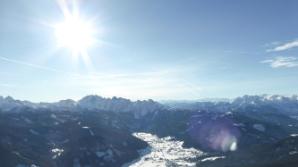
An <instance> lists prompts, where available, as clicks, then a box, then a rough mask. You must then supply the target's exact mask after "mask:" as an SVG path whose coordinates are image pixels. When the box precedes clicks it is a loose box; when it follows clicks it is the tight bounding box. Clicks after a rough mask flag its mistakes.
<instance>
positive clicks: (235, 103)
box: [164, 95, 298, 113]
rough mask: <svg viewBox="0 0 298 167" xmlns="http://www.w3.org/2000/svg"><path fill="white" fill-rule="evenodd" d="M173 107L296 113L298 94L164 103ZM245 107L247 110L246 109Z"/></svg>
mask: <svg viewBox="0 0 298 167" xmlns="http://www.w3.org/2000/svg"><path fill="white" fill-rule="evenodd" d="M164 104H165V105H167V106H169V107H170V108H173V109H188V110H204V111H217V112H226V111H238V110H241V111H257V110H259V109H262V110H263V109H264V110H265V109H268V110H278V111H281V112H285V113H298V96H297V95H293V96H291V97H287V96H280V95H255V96H249V95H245V96H242V97H238V98H235V99H233V100H231V101H216V102H205V101H204V102H201V101H198V102H174V103H173V102H172V103H164ZM246 109H247V110H246Z"/></svg>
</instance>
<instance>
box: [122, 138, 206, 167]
mask: <svg viewBox="0 0 298 167" xmlns="http://www.w3.org/2000/svg"><path fill="white" fill-rule="evenodd" d="M134 136H136V137H137V138H139V139H142V140H144V141H146V142H147V143H148V144H149V147H148V148H146V149H144V150H141V151H140V156H141V157H140V158H139V159H137V160H135V161H133V162H131V163H129V164H125V165H123V167H156V166H159V167H166V166H195V165H196V163H195V162H196V161H195V158H196V157H199V156H201V155H203V152H201V151H199V150H196V149H194V148H183V147H182V144H183V142H181V141H176V140H174V139H173V138H171V137H165V138H159V137H157V136H155V135H152V134H149V133H134Z"/></svg>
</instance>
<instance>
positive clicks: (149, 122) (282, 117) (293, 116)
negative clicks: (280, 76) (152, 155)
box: [0, 95, 298, 167]
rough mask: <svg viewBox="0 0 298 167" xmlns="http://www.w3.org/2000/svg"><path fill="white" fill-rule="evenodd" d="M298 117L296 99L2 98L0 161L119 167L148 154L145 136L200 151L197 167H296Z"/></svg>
mask: <svg viewBox="0 0 298 167" xmlns="http://www.w3.org/2000/svg"><path fill="white" fill-rule="evenodd" d="M297 118H298V98H297V96H292V97H285V96H278V95H273V96H269V95H260V96H247V95H246V96H243V97H239V98H236V99H233V100H228V101H227V100H224V101H210V102H208V101H198V102H185V101H182V102H179V101H175V102H173V101H171V102H169V101H168V102H156V101H153V100H143V101H131V100H128V99H124V98H118V97H113V98H103V97H100V96H97V95H90V96H86V97H84V98H82V99H80V100H78V101H74V100H70V99H69V100H61V101H59V102H55V103H32V102H29V101H20V100H15V99H13V98H12V97H0V154H1V155H0V162H1V165H2V166H7V167H33V166H34V165H35V166H39V167H41V166H42V167H44V166H45V167H63V166H73V167H95V166H96V167H97V166H116V167H117V166H121V165H123V164H125V163H127V162H130V161H132V160H133V159H136V158H138V151H139V150H140V149H144V148H146V147H148V144H147V143H145V142H144V141H142V140H140V139H138V138H136V137H135V136H133V135H132V134H133V133H135V132H145V133H151V134H154V135H157V136H158V137H166V136H171V137H172V138H173V139H175V140H180V141H183V142H184V144H183V146H184V147H194V148H196V149H199V150H201V151H203V152H204V155H203V156H201V157H199V158H197V165H198V166H203V167H220V166H229V167H238V166H242V167H246V166H258V167H275V166H289V167H295V165H296V164H297V163H298V145H297V143H298V138H297V136H298V135H297V134H298V120H297ZM212 157H221V158H212ZM172 164H173V163H172Z"/></svg>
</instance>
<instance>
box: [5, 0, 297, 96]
mask: <svg viewBox="0 0 298 167" xmlns="http://www.w3.org/2000/svg"><path fill="white" fill-rule="evenodd" d="M297 5H298V1H295V0H276V1H271V0H263V1H258V0H251V1H237V0H227V1H216V0H189V1H180V0H171V1H158V0H151V1H138V0H127V1H116V0H90V1H83V0H56V1H53V0H43V1H40V0H30V1H28V0H3V1H0V25H1V26H0V36H1V38H0V50H1V52H0V77H1V80H0V95H2V96H7V95H10V96H13V97H14V98H17V99H25V100H31V101H38V102H39V101H56V100H61V99H68V98H72V99H79V98H81V97H83V96H85V95H89V94H98V95H101V96H104V97H112V96H118V97H125V98H130V99H133V100H134V99H148V98H151V99H154V100H162V99H166V100H167V99H171V100H181V99H189V100H191V99H202V98H212V97H216V98H234V97H236V96H242V95H244V94H282V95H292V94H297V93H298V87H297V86H296V85H297V84H298V77H297V72H298V54H297V53H298V38H297V34H298V28H297V27H298V22H297V17H298V11H297V9H296V7H297Z"/></svg>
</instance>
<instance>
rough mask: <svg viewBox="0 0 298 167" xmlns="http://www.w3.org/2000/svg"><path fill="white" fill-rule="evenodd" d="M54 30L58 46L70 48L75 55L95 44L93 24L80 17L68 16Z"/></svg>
mask: <svg viewBox="0 0 298 167" xmlns="http://www.w3.org/2000/svg"><path fill="white" fill-rule="evenodd" d="M54 29H55V36H56V39H57V43H58V46H59V47H64V48H68V49H70V50H71V51H72V52H73V53H74V54H80V53H82V52H85V51H86V50H87V49H88V48H89V47H91V46H92V45H93V44H94V42H95V38H94V35H95V31H94V28H93V25H92V22H90V21H86V20H83V19H81V18H80V17H78V16H68V17H67V18H65V20H64V21H63V22H61V23H58V24H56V25H55V26H54Z"/></svg>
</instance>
